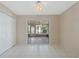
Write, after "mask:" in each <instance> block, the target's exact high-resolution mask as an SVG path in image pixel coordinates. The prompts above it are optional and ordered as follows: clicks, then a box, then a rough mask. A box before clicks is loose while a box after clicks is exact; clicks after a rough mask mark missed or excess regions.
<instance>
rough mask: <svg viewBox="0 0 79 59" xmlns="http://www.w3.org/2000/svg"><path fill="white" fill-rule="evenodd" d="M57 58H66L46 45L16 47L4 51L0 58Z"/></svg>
mask: <svg viewBox="0 0 79 59" xmlns="http://www.w3.org/2000/svg"><path fill="white" fill-rule="evenodd" d="M55 57H56V58H58V57H66V55H65V54H64V53H62V52H61V53H60V52H59V51H58V50H57V49H56V48H54V47H52V46H48V45H16V46H14V47H12V48H10V49H9V50H8V51H6V52H5V53H4V54H2V55H1V56H0V58H55Z"/></svg>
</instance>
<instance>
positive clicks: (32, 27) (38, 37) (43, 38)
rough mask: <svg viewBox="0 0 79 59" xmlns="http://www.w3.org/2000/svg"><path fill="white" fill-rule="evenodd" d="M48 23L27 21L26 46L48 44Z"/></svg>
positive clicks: (46, 21)
mask: <svg viewBox="0 0 79 59" xmlns="http://www.w3.org/2000/svg"><path fill="white" fill-rule="evenodd" d="M48 33H49V22H48V20H45V21H44V20H29V21H28V40H27V44H32V45H38V44H40V45H44V44H49V34H48Z"/></svg>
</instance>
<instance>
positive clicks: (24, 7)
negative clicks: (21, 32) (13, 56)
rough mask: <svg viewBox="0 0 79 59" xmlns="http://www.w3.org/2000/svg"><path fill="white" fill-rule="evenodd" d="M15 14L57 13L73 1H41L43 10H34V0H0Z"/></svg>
mask: <svg viewBox="0 0 79 59" xmlns="http://www.w3.org/2000/svg"><path fill="white" fill-rule="evenodd" d="M1 3H2V4H4V5H5V6H6V7H8V8H9V9H10V10H12V11H13V12H14V13H15V14H16V15H59V14H62V13H63V12H64V11H66V10H67V9H68V8H70V7H71V6H72V5H74V4H75V3H76V2H75V1H41V3H42V4H43V10H42V11H41V12H37V11H36V8H35V6H36V1H5V2H1Z"/></svg>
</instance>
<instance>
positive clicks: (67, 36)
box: [60, 2, 79, 57]
mask: <svg viewBox="0 0 79 59" xmlns="http://www.w3.org/2000/svg"><path fill="white" fill-rule="evenodd" d="M60 39H61V45H62V48H64V50H65V51H66V53H67V55H69V56H73V57H77V56H79V2H78V3H77V4H75V5H74V6H72V7H71V8H70V9H68V10H67V11H66V12H64V13H63V14H62V15H61V19H60Z"/></svg>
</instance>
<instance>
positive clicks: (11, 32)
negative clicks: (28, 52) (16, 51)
mask: <svg viewBox="0 0 79 59" xmlns="http://www.w3.org/2000/svg"><path fill="white" fill-rule="evenodd" d="M14 44H16V19H15V14H14V13H13V12H12V11H10V10H9V9H8V8H6V7H5V6H4V5H2V4H0V55H1V54H2V53H3V52H5V51H6V50H7V49H9V48H10V47H12V46H13V45H14Z"/></svg>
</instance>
